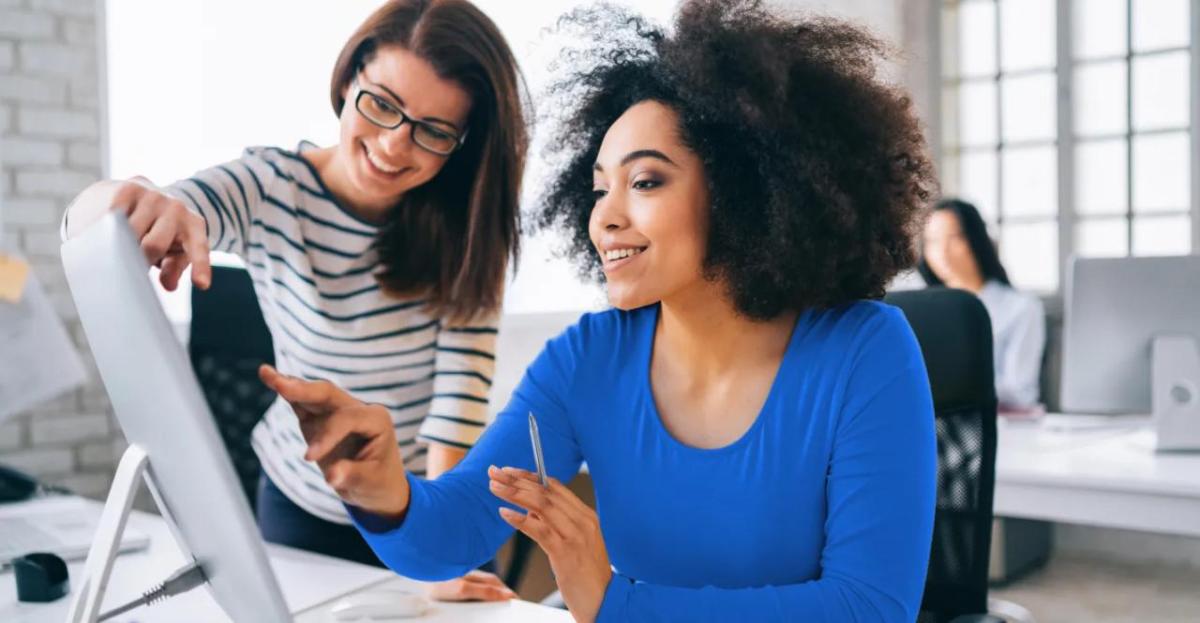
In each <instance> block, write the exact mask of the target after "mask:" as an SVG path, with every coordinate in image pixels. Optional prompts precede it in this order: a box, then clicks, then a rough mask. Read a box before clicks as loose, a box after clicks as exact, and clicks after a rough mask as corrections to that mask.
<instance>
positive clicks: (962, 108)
mask: <svg viewBox="0 0 1200 623" xmlns="http://www.w3.org/2000/svg"><path fill="white" fill-rule="evenodd" d="M958 93H959V96H958V128H959V136H960V144H962V145H995V144H996V83H995V82H991V81H985V82H967V83H963V84H962V86H960V87H959V90H958Z"/></svg>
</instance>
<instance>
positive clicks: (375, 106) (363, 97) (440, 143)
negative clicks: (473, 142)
mask: <svg viewBox="0 0 1200 623" xmlns="http://www.w3.org/2000/svg"><path fill="white" fill-rule="evenodd" d="M355 88H357V89H358V94H357V95H355V96H354V108H356V109H357V110H358V112H359V114H361V115H362V116H363V118H365V119H366V120H367V121H370V122H371V123H373V124H375V125H377V126H379V127H381V128H383V129H385V130H395V129H396V128H399V127H400V126H402V125H404V124H405V123H407V124H408V125H409V132H410V134H409V136H411V137H412V140H413V142H414V143H416V144H417V146H418V147H420V148H421V149H424V150H425V151H428V152H430V153H433V154H437V155H439V156H449V155H450V154H452V153H454V152H455V151H457V150H458V148H460V147H462V145H463V142H464V141H466V140H467V133H466V132H463V133H462V134H461V135H459V134H455V133H453V132H450V131H448V130H446V129H443V128H440V127H438V126H436V125H433V124H431V123H429V122H427V121H421V120H419V119H413V118H412V117H410V116H408V114H406V113H405V112H404V111H403V110H400V108H399V107H397V106H395V105H394V104H392V103H391V102H389V101H387V100H386V99H384V98H383V97H381V96H379V95H376V94H374V93H372V92H370V91H368V90H366V89H364V88H362V87H361V86H359V85H357V84H355Z"/></svg>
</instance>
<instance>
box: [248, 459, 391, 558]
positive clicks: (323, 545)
mask: <svg viewBox="0 0 1200 623" xmlns="http://www.w3.org/2000/svg"><path fill="white" fill-rule="evenodd" d="M258 531H259V532H261V533H262V536H263V539H265V540H267V541H269V542H271V543H278V544H280V545H287V546H288V547H295V548H296V549H303V550H307V551H310V552H316V553H318V554H325V555H326V556H333V557H334V558H342V559H345V560H352V561H354V562H359V563H362V564H364V565H373V566H376V567H382V566H384V564H383V563H382V562H380V561H379V557H378V556H376V555H375V552H373V551H371V547H370V546H369V545H367V542H366V541H365V540H363V538H362V535H361V534H359V533H358V530H357V529H356V528H355V527H354V526H345V525H342V524H337V523H333V522H331V521H325V520H324V519H321V518H320V517H317V516H315V515H312V514H310V513H309V512H308V511H306V510H304V509H303V508H300V507H299V506H296V504H295V503H294V502H292V501H291V500H290V499H288V497H287V496H286V495H284V493H283V492H282V491H280V490H279V487H276V486H275V483H273V482H271V479H270V478H268V477H267V475H266V474H262V475H260V476H259V477H258Z"/></svg>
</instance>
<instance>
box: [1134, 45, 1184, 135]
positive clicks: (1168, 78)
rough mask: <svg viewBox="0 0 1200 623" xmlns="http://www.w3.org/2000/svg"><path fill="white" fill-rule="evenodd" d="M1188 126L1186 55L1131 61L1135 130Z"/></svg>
mask: <svg viewBox="0 0 1200 623" xmlns="http://www.w3.org/2000/svg"><path fill="white" fill-rule="evenodd" d="M1187 124H1188V53H1187V52H1174V53H1171V54H1156V55H1154V56H1147V57H1144V58H1136V57H1135V58H1134V59H1133V127H1134V129H1135V130H1153V129H1160V128H1180V127H1184V126H1186V125H1187Z"/></svg>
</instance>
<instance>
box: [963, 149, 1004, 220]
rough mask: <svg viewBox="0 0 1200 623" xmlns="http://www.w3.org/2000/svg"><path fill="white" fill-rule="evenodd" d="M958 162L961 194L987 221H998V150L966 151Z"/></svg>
mask: <svg viewBox="0 0 1200 623" xmlns="http://www.w3.org/2000/svg"><path fill="white" fill-rule="evenodd" d="M958 164H959V167H960V168H959V171H960V176H961V177H960V180H961V183H960V184H959V189H958V194H959V196H960V197H962V198H963V199H964V200H966V201H969V202H971V203H973V204H975V207H976V208H979V213H980V215H981V216H983V219H984V220H985V221H987V222H989V223H994V222H996V200H997V192H996V152H994V151H982V152H970V153H965V154H963V155H962V157H960V158H959V163H958Z"/></svg>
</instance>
